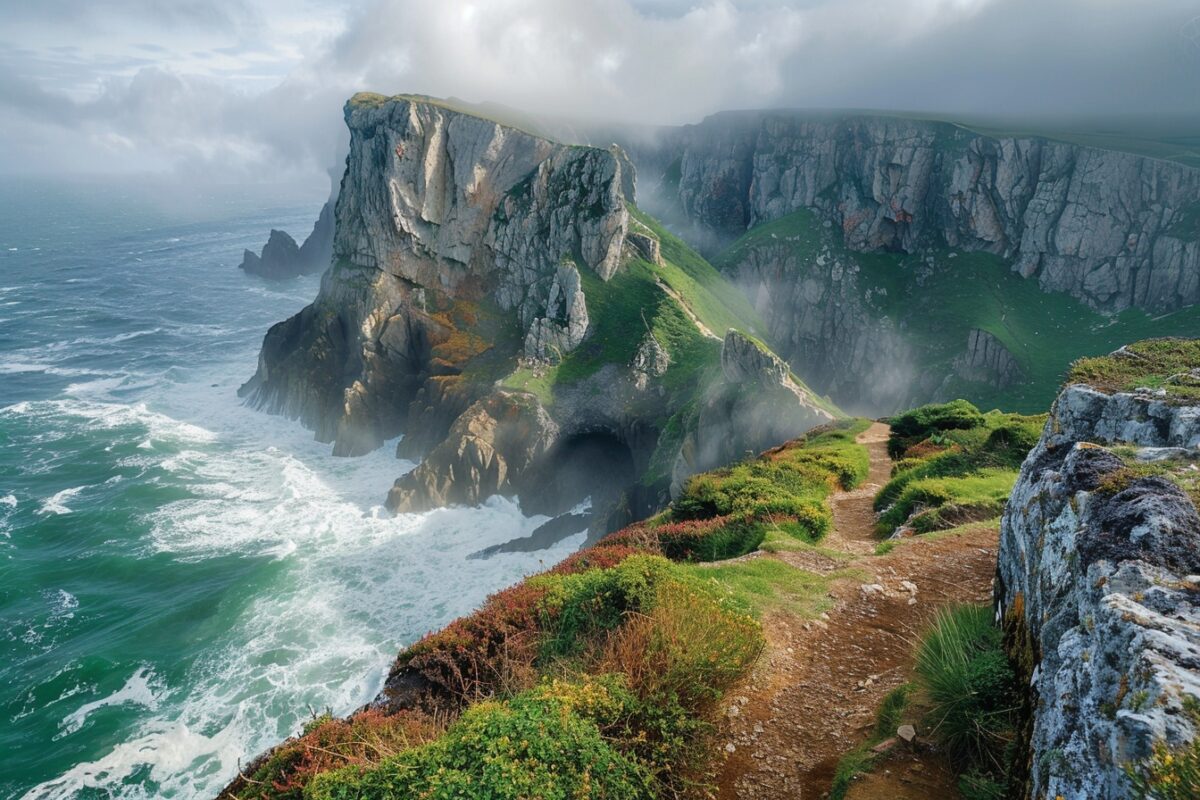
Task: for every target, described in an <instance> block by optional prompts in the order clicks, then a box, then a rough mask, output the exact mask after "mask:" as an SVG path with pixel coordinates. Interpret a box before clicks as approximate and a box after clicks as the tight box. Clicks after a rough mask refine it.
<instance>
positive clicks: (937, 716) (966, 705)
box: [915, 606, 1021, 795]
mask: <svg viewBox="0 0 1200 800" xmlns="http://www.w3.org/2000/svg"><path fill="white" fill-rule="evenodd" d="M1002 639H1003V635H1002V633H1001V630H1000V628H999V627H998V626H997V625H996V624H995V622H994V620H993V613H992V609H991V608H990V607H988V606H957V607H954V608H949V609H943V610H941V611H939V612H938V614H937V617H936V619H935V621H934V624H933V626H932V627H931V628H930V630H929V631H928V632H927V633H926V635H925V636H924V638H923V639H922V640H921V643H920V646H919V647H918V649H917V661H916V670H915V671H916V675H917V679H918V681H919V683H920V685H921V687H922V689H923V690H924V692H925V693H926V694H927V695H928V697H929V700H930V703H931V708H930V713H929V724H930V727H931V730H932V732H933V735H934V737H935V738H936V739H937V741H938V742H939V743H940V744H941V746H942V747H943V748H945V750H946V753H947V755H948V756H949V757H950V759H951V761H952V762H953V763H954V764H955V765H956V766H957V768H958V769H959V772H960V773H961V774H963V775H964V776H966V778H967V783H968V784H972V783H973V784H975V785H976V790H975V794H976V795H978V794H980V793H981V792H983V791H985V790H987V788H988V784H989V783H990V784H992V785H995V784H1000V785H1002V784H1004V783H1005V781H1006V779H1007V775H1008V773H1009V770H1010V769H1011V768H1012V765H1013V760H1014V757H1015V755H1016V754H1015V753H1014V752H1013V744H1014V742H1015V740H1016V726H1017V713H1018V711H1017V709H1018V707H1019V704H1020V692H1021V688H1020V687H1019V686H1018V684H1017V680H1016V674H1015V672H1014V671H1013V668H1012V666H1011V665H1010V664H1009V662H1008V657H1007V656H1006V655H1005V654H1004V650H1003V647H1002ZM961 788H962V785H961V784H960V789H961Z"/></svg>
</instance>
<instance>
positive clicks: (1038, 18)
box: [0, 0, 1200, 179]
mask: <svg viewBox="0 0 1200 800" xmlns="http://www.w3.org/2000/svg"><path fill="white" fill-rule="evenodd" d="M1198 85H1200V8H1198V7H1197V6H1196V3H1195V2H1192V1H1191V0H1155V1H1154V2H1151V3H1136V4H1133V3H1120V2H1110V1H1109V0H886V1H885V0H739V1H735V0H574V1H573V2H569V3H564V2H562V0H489V2H478V3H475V2H462V1H461V0H451V1H449V2H448V1H447V0H373V1H368V0H364V1H362V2H356V1H354V0H304V1H302V2H282V0H216V1H215V2H211V3H207V2H206V3H201V2H195V1H194V0H183V1H182V2H180V1H178V0H172V1H171V2H167V0H115V1H114V2H109V3H105V4H103V8H102V10H101V6H100V5H97V4H93V3H88V2H84V0H47V1H46V2H42V3H38V4H16V3H6V4H5V5H4V7H3V8H2V9H0V145H2V146H0V173H29V172H58V173H79V172H84V173H95V172H99V173H111V172H145V171H171V172H183V173H185V174H191V175H201V174H203V175H206V176H208V177H221V178H227V179H244V178H253V179H261V178H263V177H264V176H270V177H272V178H281V177H290V176H320V175H323V174H324V171H325V169H326V167H328V166H329V165H330V164H331V163H333V162H334V161H336V160H337V159H338V157H339V156H340V154H341V153H342V152H343V150H344V147H345V141H344V139H345V132H344V128H343V126H342V124H341V115H340V108H341V104H342V103H343V102H344V101H345V99H346V98H347V97H348V96H349V95H350V94H352V93H353V92H354V91H358V90H364V89H365V90H373V91H379V92H383V93H389V94H390V93H396V92H401V91H405V92H419V93H426V94H432V95H439V96H450V95H453V96H458V97H462V98H464V99H467V100H471V101H493V102H500V103H506V104H509V105H513V106H516V107H520V108H524V109H529V110H531V111H534V112H538V113H543V114H555V115H568V116H575V117H593V118H603V119H606V120H621V121H637V122H649V123H680V122H689V121H695V120H697V119H699V118H700V117H702V116H703V115H705V114H707V113H711V112H713V111H716V110H720V109H724V108H735V107H742V108H745V107H769V106H813V107H850V108H876V109H904V110H918V111H927V112H933V113H941V114H970V113H989V114H1007V115H1040V116H1046V115H1058V116H1061V115H1093V116H1097V115H1100V116H1105V117H1112V116H1114V115H1121V114H1146V113H1151V114H1156V113H1171V114H1176V115H1179V114H1192V115H1195V114H1198V113H1200V92H1197V90H1196V87H1197V86H1198Z"/></svg>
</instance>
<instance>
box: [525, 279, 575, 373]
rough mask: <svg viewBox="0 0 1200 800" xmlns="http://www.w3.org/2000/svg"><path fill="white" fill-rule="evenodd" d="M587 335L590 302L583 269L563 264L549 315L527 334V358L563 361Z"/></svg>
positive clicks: (548, 306)
mask: <svg viewBox="0 0 1200 800" xmlns="http://www.w3.org/2000/svg"><path fill="white" fill-rule="evenodd" d="M587 332H588V312H587V303H586V300H585V297H584V294H583V287H582V282H581V279H580V277H579V270H578V269H576V268H575V265H574V264H573V263H570V262H566V263H562V264H559V265H558V271H557V272H556V273H555V274H554V280H553V282H551V284H550V294H549V296H548V297H547V299H546V316H544V317H538V318H537V319H535V320H534V321H533V324H532V325H531V326H530V328H529V332H528V333H527V334H525V356H526V357H527V358H536V359H540V360H543V361H551V362H555V361H559V360H561V358H562V356H563V354H565V353H569V352H571V351H572V350H574V349H575V348H576V347H577V346H578V345H579V343H580V342H582V341H583V337H584V336H586V335H587Z"/></svg>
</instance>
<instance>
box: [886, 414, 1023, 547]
mask: <svg viewBox="0 0 1200 800" xmlns="http://www.w3.org/2000/svg"><path fill="white" fill-rule="evenodd" d="M890 421H891V423H892V434H891V437H890V439H889V440H888V451H889V452H890V453H891V454H892V455H893V456H894V457H896V458H898V459H899V460H898V461H897V462H896V465H895V467H894V468H893V471H892V477H891V479H890V480H889V481H888V482H887V484H885V485H884V487H883V488H882V489H880V491H879V493H878V494H877V495H876V496H875V510H876V511H878V512H879V522H878V532H879V533H880V534H881V535H888V534H890V533H892V532H893V531H894V530H896V528H898V527H900V526H902V525H907V526H908V527H910V528H911V529H912V530H913V531H915V532H916V533H928V532H930V531H936V530H945V529H948V528H953V527H956V526H958V525H963V524H965V523H969V522H975V521H979V520H984V519H990V518H992V517H996V516H999V515H1000V513H1001V512H1002V511H1003V510H1004V503H1005V501H1006V500H1007V499H1008V495H1009V493H1010V492H1011V491H1012V487H1013V484H1014V483H1015V482H1016V478H1017V473H1018V471H1019V470H1020V467H1021V462H1023V461H1024V460H1025V456H1026V455H1027V454H1028V453H1029V451H1030V450H1031V449H1033V447H1034V445H1036V444H1037V441H1038V437H1039V436H1040V434H1041V429H1042V427H1043V426H1044V425H1045V417H1044V416H1022V415H1020V414H1004V413H1002V412H999V411H992V412H989V413H987V414H983V413H981V412H980V411H979V409H977V408H975V406H973V405H971V404H970V403H967V402H965V401H955V402H953V403H944V404H935V405H929V406H922V407H921V408H917V409H914V410H912V411H908V412H905V413H904V414H901V415H899V416H897V417H895V418H893V419H892V420H890Z"/></svg>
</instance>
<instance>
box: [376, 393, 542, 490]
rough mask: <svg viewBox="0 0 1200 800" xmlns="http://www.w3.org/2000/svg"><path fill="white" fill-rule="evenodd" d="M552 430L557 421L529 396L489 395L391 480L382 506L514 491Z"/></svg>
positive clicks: (512, 394)
mask: <svg viewBox="0 0 1200 800" xmlns="http://www.w3.org/2000/svg"><path fill="white" fill-rule="evenodd" d="M558 433H559V430H558V425H557V424H555V422H554V420H553V419H551V417H550V415H549V414H547V413H546V410H545V409H544V408H542V406H541V404H540V403H538V402H537V400H536V399H535V398H533V397H532V396H530V395H524V394H514V393H507V392H505V393H497V394H493V395H490V396H489V397H487V398H484V399H483V400H480V401H478V402H476V403H474V404H473V405H472V406H471V407H470V408H468V409H467V410H466V411H465V412H464V413H463V414H462V416H460V417H459V418H458V419H457V420H455V422H454V425H453V426H452V427H451V429H450V434H449V435H448V436H447V437H446V439H445V440H444V441H443V442H442V443H441V444H440V445H438V446H437V447H435V448H434V449H433V451H432V452H431V453H430V454H429V455H428V456H427V457H426V458H425V460H424V461H422V462H421V464H420V465H418V466H417V468H416V469H414V470H413V471H412V472H410V473H408V474H407V475H405V476H404V477H403V478H401V479H400V480H398V481H396V485H395V486H394V487H393V488H392V490H391V492H390V493H389V494H388V500H387V504H388V507H389V508H395V509H404V510H423V509H427V508H433V507H435V506H446V505H455V504H465V505H472V504H475V503H479V502H481V501H483V500H486V499H487V498H489V497H491V496H492V495H494V494H516V493H517V492H519V491H520V489H521V486H520V479H521V478H522V477H523V476H524V475H525V474H526V471H527V470H528V469H529V467H530V466H531V465H533V464H534V463H536V461H537V460H538V459H540V458H542V457H543V456H545V455H546V453H547V452H548V451H549V450H550V447H551V446H552V445H553V444H554V441H555V439H556V438H557V437H558Z"/></svg>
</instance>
